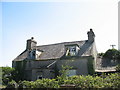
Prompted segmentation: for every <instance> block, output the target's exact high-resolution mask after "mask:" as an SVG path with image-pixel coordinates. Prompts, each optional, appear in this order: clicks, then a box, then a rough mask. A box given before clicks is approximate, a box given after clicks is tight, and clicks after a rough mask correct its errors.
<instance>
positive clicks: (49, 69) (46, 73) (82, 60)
mask: <svg viewBox="0 0 120 90" xmlns="http://www.w3.org/2000/svg"><path fill="white" fill-rule="evenodd" d="M87 34H88V40H82V41H73V42H63V43H56V44H50V45H41V46H37V42H36V41H35V40H34V38H33V37H32V38H31V39H28V40H27V44H26V50H25V51H23V52H22V53H21V54H20V55H19V56H17V57H16V58H15V59H14V60H13V61H12V66H13V67H15V68H17V67H18V66H19V67H20V68H21V69H22V74H23V77H22V78H23V79H25V80H36V79H40V78H55V77H56V76H57V75H60V74H61V73H60V72H59V71H60V70H62V65H64V66H66V65H68V66H70V67H72V68H71V69H70V70H69V72H68V76H72V75H88V74H92V73H94V68H95V62H96V58H97V50H96V46H95V34H94V32H93V31H92V29H90V31H88V33H87Z"/></svg>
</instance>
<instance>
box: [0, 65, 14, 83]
mask: <svg viewBox="0 0 120 90" xmlns="http://www.w3.org/2000/svg"><path fill="white" fill-rule="evenodd" d="M1 68H2V81H3V82H2V84H3V85H7V84H8V83H9V82H11V81H12V79H13V77H14V73H15V69H14V68H11V67H8V66H7V67H1Z"/></svg>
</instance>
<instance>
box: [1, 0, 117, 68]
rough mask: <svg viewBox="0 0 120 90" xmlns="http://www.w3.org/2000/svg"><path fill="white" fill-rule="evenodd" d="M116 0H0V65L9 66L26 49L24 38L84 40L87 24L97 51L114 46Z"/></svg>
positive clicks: (43, 42) (45, 41) (40, 41)
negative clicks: (36, 0)
mask: <svg viewBox="0 0 120 90" xmlns="http://www.w3.org/2000/svg"><path fill="white" fill-rule="evenodd" d="M118 1H119V0H79V1H78V0H74V1H73V0H70V1H68V0H62V1H60V0H57V1H55V0H50V1H49V2H48V0H45V1H42V0H41V1H39V2H35V1H34V2H33V1H31V2H29V1H27V2H14V0H12V1H11V2H7V0H6V1H5V0H2V2H1V3H0V12H1V13H2V14H1V16H0V20H2V21H1V22H0V25H1V28H0V29H1V31H0V32H1V34H0V42H1V43H2V44H1V45H0V46H1V48H0V51H2V52H0V53H1V54H0V55H1V56H0V60H1V61H0V66H12V60H13V59H15V58H16V57H17V56H18V55H19V54H20V53H22V52H23V51H24V50H25V49H26V40H27V39H30V38H31V37H34V39H35V40H36V41H37V45H46V44H54V43H60V42H69V41H80V40H87V39H88V38H87V31H89V29H90V28H92V29H93V31H94V33H95V36H96V37H95V42H96V47H97V50H98V52H99V53H100V52H105V51H106V50H108V49H111V47H110V45H112V44H114V45H116V46H115V48H116V49H118Z"/></svg>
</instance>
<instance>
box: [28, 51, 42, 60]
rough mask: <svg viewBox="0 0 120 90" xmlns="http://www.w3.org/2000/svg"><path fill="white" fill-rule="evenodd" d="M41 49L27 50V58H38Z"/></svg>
mask: <svg viewBox="0 0 120 90" xmlns="http://www.w3.org/2000/svg"><path fill="white" fill-rule="evenodd" d="M42 52H43V51H41V50H37V49H33V50H30V51H29V54H28V59H38V58H39V57H40V55H41V53H42Z"/></svg>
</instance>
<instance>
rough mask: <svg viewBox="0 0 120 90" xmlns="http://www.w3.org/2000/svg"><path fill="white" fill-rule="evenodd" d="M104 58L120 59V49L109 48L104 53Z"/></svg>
mask: <svg viewBox="0 0 120 90" xmlns="http://www.w3.org/2000/svg"><path fill="white" fill-rule="evenodd" d="M103 58H107V59H110V60H111V59H112V60H117V61H118V62H119V61H120V51H119V50H116V49H109V50H107V51H106V52H105V54H104V55H103Z"/></svg>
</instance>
